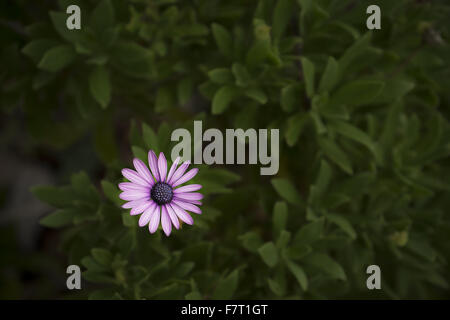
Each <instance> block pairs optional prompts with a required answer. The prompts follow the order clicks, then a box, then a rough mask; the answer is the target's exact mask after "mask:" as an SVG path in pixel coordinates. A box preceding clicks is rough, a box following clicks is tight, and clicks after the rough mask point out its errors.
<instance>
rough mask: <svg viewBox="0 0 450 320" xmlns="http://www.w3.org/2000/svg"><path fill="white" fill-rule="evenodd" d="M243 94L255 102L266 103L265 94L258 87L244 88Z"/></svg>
mask: <svg viewBox="0 0 450 320" xmlns="http://www.w3.org/2000/svg"><path fill="white" fill-rule="evenodd" d="M245 95H246V96H247V97H249V98H252V99H253V100H255V101H256V102H258V103H260V104H266V103H267V95H266V93H265V92H264V91H263V90H262V89H260V88H248V89H246V90H245Z"/></svg>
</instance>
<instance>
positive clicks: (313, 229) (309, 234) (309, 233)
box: [292, 218, 324, 245]
mask: <svg viewBox="0 0 450 320" xmlns="http://www.w3.org/2000/svg"><path fill="white" fill-rule="evenodd" d="M323 228H324V219H323V218H320V219H318V220H316V221H313V222H310V223H308V224H306V225H304V226H302V228H301V229H300V230H299V231H298V232H297V233H296V234H295V236H294V239H293V240H292V242H293V243H294V244H296V245H309V244H312V243H314V242H315V241H317V240H319V239H320V238H321V237H322V232H323Z"/></svg>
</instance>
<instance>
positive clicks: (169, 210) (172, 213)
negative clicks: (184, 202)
mask: <svg viewBox="0 0 450 320" xmlns="http://www.w3.org/2000/svg"><path fill="white" fill-rule="evenodd" d="M165 207H166V209H167V213H168V214H169V217H170V220H171V221H172V224H173V226H174V227H175V228H177V229H178V228H180V220H178V217H177V215H176V214H175V211H173V209H172V207H171V206H170V205H169V204H166V205H165Z"/></svg>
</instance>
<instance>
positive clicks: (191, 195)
mask: <svg viewBox="0 0 450 320" xmlns="http://www.w3.org/2000/svg"><path fill="white" fill-rule="evenodd" d="M175 197H176V198H178V199H182V200H202V199H203V195H202V194H201V193H198V192H187V193H177V194H175Z"/></svg>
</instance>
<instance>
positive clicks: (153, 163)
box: [148, 150, 159, 181]
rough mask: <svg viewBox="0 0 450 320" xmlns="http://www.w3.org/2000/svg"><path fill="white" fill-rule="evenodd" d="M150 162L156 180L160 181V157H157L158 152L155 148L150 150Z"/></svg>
mask: <svg viewBox="0 0 450 320" xmlns="http://www.w3.org/2000/svg"><path fill="white" fill-rule="evenodd" d="M148 164H149V166H150V170H151V171H152V173H153V176H154V177H155V180H156V181H159V172H158V159H157V158H156V154H155V152H154V151H153V150H150V151H149V152H148Z"/></svg>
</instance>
